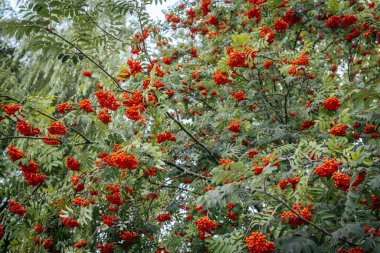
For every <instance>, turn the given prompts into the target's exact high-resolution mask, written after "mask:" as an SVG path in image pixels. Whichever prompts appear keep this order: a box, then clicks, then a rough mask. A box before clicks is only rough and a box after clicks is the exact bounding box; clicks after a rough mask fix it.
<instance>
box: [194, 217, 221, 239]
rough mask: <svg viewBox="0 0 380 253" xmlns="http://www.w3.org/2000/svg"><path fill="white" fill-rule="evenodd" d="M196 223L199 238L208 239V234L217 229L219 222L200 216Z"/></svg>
mask: <svg viewBox="0 0 380 253" xmlns="http://www.w3.org/2000/svg"><path fill="white" fill-rule="evenodd" d="M195 223H196V224H197V229H198V232H199V238H200V239H201V240H204V239H206V238H207V236H206V234H207V233H208V234H211V233H212V231H213V230H215V229H216V228H217V226H218V224H217V223H216V222H215V221H212V220H210V219H209V218H207V217H202V218H199V219H198V220H197V221H196V222H195Z"/></svg>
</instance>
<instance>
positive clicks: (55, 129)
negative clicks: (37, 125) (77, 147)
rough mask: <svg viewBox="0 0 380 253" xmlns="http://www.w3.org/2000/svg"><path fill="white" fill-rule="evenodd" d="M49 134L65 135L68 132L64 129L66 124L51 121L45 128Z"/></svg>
mask: <svg viewBox="0 0 380 253" xmlns="http://www.w3.org/2000/svg"><path fill="white" fill-rule="evenodd" d="M47 130H48V131H49V133H50V134H58V135H66V134H69V132H68V131H67V129H66V126H65V125H64V124H62V123H61V122H59V121H55V122H52V123H51V124H50V127H48V128H47Z"/></svg>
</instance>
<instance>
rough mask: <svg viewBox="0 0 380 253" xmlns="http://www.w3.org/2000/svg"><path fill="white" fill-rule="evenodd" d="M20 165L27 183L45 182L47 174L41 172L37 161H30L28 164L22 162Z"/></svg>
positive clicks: (37, 183)
mask: <svg viewBox="0 0 380 253" xmlns="http://www.w3.org/2000/svg"><path fill="white" fill-rule="evenodd" d="M18 166H19V167H20V169H21V171H22V175H23V176H24V179H25V181H26V182H27V184H29V185H31V186H37V185H39V184H43V183H45V178H46V176H45V175H44V174H42V173H41V172H40V170H39V169H38V164H37V163H35V162H31V161H29V164H28V165H27V166H25V165H22V164H21V163H19V164H18Z"/></svg>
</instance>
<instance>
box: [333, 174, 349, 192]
mask: <svg viewBox="0 0 380 253" xmlns="http://www.w3.org/2000/svg"><path fill="white" fill-rule="evenodd" d="M331 178H332V179H333V180H334V185H335V187H336V188H338V189H340V190H342V191H348V189H349V188H350V180H351V177H350V176H349V175H346V174H344V173H340V172H334V174H333V175H332V177H331Z"/></svg>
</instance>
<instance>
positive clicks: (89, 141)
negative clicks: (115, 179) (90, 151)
mask: <svg viewBox="0 0 380 253" xmlns="http://www.w3.org/2000/svg"><path fill="white" fill-rule="evenodd" d="M0 96H1V97H4V98H7V99H8V100H12V101H15V102H18V103H19V104H23V102H21V101H20V100H18V99H15V98H12V97H10V96H6V95H5V96H4V95H3V96H2V95H0ZM29 108H31V109H32V110H34V111H36V112H38V113H39V114H41V115H43V116H45V117H47V118H49V119H51V120H54V121H59V120H58V119H57V118H54V117H52V116H50V115H48V114H46V113H44V112H41V111H40V110H38V109H36V108H34V107H31V106H29ZM64 125H65V126H67V127H68V128H70V129H71V130H73V131H74V132H75V133H77V134H78V135H80V136H81V137H82V138H83V139H84V140H85V141H86V142H87V143H95V142H93V141H91V140H90V139H88V138H87V137H86V136H85V135H84V134H82V133H81V132H79V131H78V130H77V129H75V128H74V127H72V126H70V125H66V124H64ZM44 139H47V138H44Z"/></svg>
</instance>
